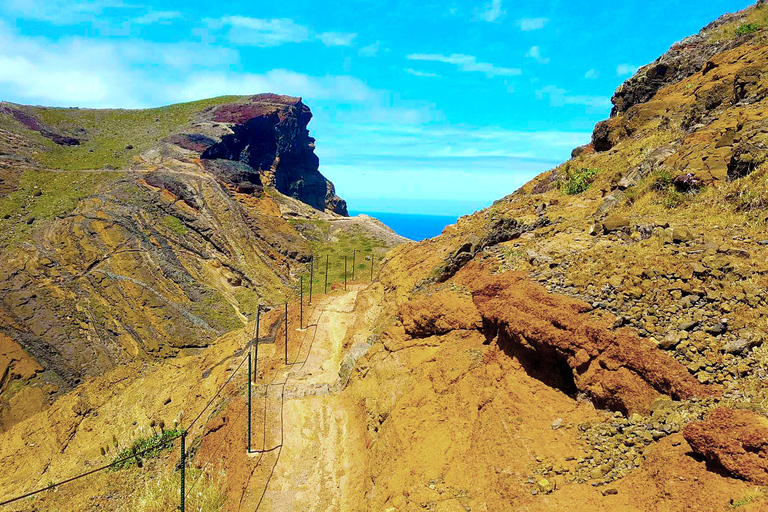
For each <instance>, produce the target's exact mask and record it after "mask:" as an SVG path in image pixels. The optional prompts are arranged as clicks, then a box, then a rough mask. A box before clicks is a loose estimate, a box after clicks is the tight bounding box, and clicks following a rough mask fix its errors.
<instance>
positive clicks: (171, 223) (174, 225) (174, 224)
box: [162, 215, 187, 236]
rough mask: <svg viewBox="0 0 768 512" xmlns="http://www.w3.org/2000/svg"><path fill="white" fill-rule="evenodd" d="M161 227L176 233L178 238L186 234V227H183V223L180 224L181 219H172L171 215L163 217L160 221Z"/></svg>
mask: <svg viewBox="0 0 768 512" xmlns="http://www.w3.org/2000/svg"><path fill="white" fill-rule="evenodd" d="M162 223H163V226H166V227H168V228H170V229H171V231H173V232H174V233H176V234H177V235H179V236H183V235H184V233H186V232H187V226H185V225H184V223H183V222H181V219H179V218H178V217H174V216H173V215H166V216H165V217H163V220H162Z"/></svg>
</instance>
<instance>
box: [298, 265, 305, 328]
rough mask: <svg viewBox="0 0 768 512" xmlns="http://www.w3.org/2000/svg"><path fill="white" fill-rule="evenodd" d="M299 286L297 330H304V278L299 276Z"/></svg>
mask: <svg viewBox="0 0 768 512" xmlns="http://www.w3.org/2000/svg"><path fill="white" fill-rule="evenodd" d="M299 279H300V281H299V282H300V283H301V284H299V329H303V328H304V276H301V277H300V278H299Z"/></svg>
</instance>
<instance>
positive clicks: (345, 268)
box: [344, 256, 347, 291]
mask: <svg viewBox="0 0 768 512" xmlns="http://www.w3.org/2000/svg"><path fill="white" fill-rule="evenodd" d="M344 291H347V257H346V256H344Z"/></svg>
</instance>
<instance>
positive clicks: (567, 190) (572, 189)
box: [561, 169, 600, 196]
mask: <svg viewBox="0 0 768 512" xmlns="http://www.w3.org/2000/svg"><path fill="white" fill-rule="evenodd" d="M566 172H567V173H568V178H567V179H566V180H565V181H564V182H563V183H562V186H561V190H562V191H563V193H564V194H566V195H569V196H571V195H574V194H580V193H582V192H584V191H585V190H587V189H588V188H589V186H590V185H591V184H592V182H593V181H595V177H596V176H597V174H598V173H599V172H600V171H599V170H598V169H576V170H575V171H570V170H569V171H566Z"/></svg>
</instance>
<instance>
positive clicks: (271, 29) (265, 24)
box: [214, 15, 309, 46]
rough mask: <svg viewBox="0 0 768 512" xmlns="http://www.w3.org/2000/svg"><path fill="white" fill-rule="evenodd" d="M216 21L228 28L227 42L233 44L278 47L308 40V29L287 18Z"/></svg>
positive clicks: (224, 19)
mask: <svg viewBox="0 0 768 512" xmlns="http://www.w3.org/2000/svg"><path fill="white" fill-rule="evenodd" d="M216 21H218V22H220V23H221V24H222V25H225V26H229V40H230V42H231V43H234V44H242V45H252V46H279V45H281V44H285V43H302V42H304V41H308V40H309V29H308V28H307V27H305V26H304V25H299V24H297V23H295V22H294V21H293V20H291V19H288V18H280V19H268V20H267V19H260V18H249V17H247V16H239V15H237V16H224V17H223V18H221V19H220V20H216ZM214 25H215V23H214Z"/></svg>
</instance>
